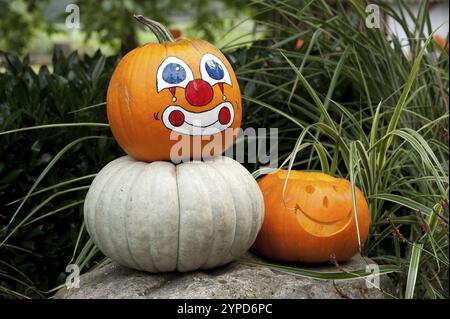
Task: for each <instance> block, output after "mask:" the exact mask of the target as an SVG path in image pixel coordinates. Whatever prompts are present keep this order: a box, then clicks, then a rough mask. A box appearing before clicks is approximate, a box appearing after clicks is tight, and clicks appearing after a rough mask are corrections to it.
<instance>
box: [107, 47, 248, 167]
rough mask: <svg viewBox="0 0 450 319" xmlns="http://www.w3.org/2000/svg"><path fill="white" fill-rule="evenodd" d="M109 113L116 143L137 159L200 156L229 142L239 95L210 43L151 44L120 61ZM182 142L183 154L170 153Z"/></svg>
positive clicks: (228, 67) (236, 121) (232, 77)
mask: <svg viewBox="0 0 450 319" xmlns="http://www.w3.org/2000/svg"><path fill="white" fill-rule="evenodd" d="M107 113H108V121H109V124H110V126H111V130H112V132H113V135H114V137H115V138H116V140H117V142H118V143H119V145H120V146H121V147H122V148H123V149H124V150H125V151H126V152H127V153H128V154H129V155H131V156H132V157H134V158H135V159H137V160H143V161H157V160H174V159H177V158H179V157H181V158H188V159H190V158H194V159H195V158H204V157H205V156H206V157H210V156H216V155H220V154H221V153H223V151H225V150H226V149H227V148H228V147H229V146H230V145H231V144H232V143H233V140H234V138H235V137H236V135H237V129H238V128H239V127H240V124H241V118H242V109H241V93H240V90H239V85H238V82H237V79H236V76H235V74H234V71H233V69H232V67H231V65H230V63H229V62H228V61H227V59H226V58H225V56H224V55H223V54H222V53H221V52H220V51H219V50H218V49H217V48H215V47H214V46H213V45H211V44H210V43H208V42H205V41H202V40H192V39H180V40H177V41H175V42H164V43H159V44H153V43H149V44H146V45H143V46H141V47H138V48H136V49H134V50H132V51H131V52H129V53H128V54H127V55H125V56H124V57H123V59H122V60H121V61H120V62H119V65H118V66H117V68H116V70H115V71H114V74H113V76H112V78H111V81H110V84H109V88H108V94H107ZM194 139H197V144H198V147H194V146H195V141H194ZM180 140H181V147H182V148H184V150H183V153H182V155H178V153H176V154H174V152H173V150H172V148H173V147H174V145H175V144H177V143H178V145H177V146H178V147H180ZM205 148H207V151H206V154H205Z"/></svg>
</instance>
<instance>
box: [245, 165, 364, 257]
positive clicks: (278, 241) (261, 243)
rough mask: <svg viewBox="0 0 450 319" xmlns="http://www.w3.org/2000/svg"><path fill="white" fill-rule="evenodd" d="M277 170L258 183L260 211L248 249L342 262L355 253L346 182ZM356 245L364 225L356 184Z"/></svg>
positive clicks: (348, 192)
mask: <svg viewBox="0 0 450 319" xmlns="http://www.w3.org/2000/svg"><path fill="white" fill-rule="evenodd" d="M286 175H287V171H286V170H279V171H277V172H273V173H271V174H269V175H266V176H264V177H263V178H261V179H260V180H259V182H258V184H259V186H260V188H261V191H262V193H263V195H264V202H265V216H264V223H263V226H262V228H261V231H260V232H259V234H258V237H257V239H256V242H255V244H254V249H255V250H256V251H258V252H259V253H261V254H262V255H264V256H266V257H268V258H270V259H276V260H285V261H303V262H326V261H330V259H332V258H335V259H336V260H337V261H343V260H347V259H349V258H351V257H352V256H353V255H354V254H355V253H356V252H358V248H359V244H358V236H357V229H356V222H355V217H354V210H353V202H352V190H351V184H350V182H349V181H347V180H345V179H340V178H335V177H332V176H330V175H327V174H323V173H316V172H305V171H294V170H291V172H290V174H289V179H288V183H287V187H286V190H285V193H284V201H283V196H282V192H283V186H284V183H285V179H286ZM356 206H357V212H358V225H359V234H360V240H361V245H363V243H364V242H365V240H366V238H367V234H368V231H369V225H370V213H369V207H368V205H367V202H366V200H365V198H364V195H363V193H362V192H361V191H360V190H359V189H358V188H356Z"/></svg>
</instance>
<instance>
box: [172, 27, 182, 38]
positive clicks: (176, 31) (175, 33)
mask: <svg viewBox="0 0 450 319" xmlns="http://www.w3.org/2000/svg"><path fill="white" fill-rule="evenodd" d="M169 31H170V33H172V35H173V37H174V38H175V39H179V38H181V35H182V33H181V30H180V29H178V28H171V29H169Z"/></svg>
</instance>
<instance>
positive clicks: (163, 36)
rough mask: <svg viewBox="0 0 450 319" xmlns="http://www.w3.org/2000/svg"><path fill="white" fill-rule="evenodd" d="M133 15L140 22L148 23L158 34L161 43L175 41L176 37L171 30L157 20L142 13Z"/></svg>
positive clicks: (156, 34)
mask: <svg viewBox="0 0 450 319" xmlns="http://www.w3.org/2000/svg"><path fill="white" fill-rule="evenodd" d="M133 17H134V18H135V19H136V20H138V21H139V22H140V23H142V24H144V25H146V26H147V27H148V28H149V29H150V30H151V31H152V32H153V33H154V34H155V36H156V38H157V39H158V42H159V43H163V42H175V39H174V37H173V35H172V33H170V31H169V30H167V28H166V27H165V26H163V25H162V24H161V23H159V22H156V21H154V20H150V19H149V18H146V17H144V16H142V15H140V14H139V15H136V14H135V15H133Z"/></svg>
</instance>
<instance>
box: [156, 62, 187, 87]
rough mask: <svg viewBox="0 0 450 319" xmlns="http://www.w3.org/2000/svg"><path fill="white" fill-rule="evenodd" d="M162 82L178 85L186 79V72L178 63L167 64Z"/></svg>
mask: <svg viewBox="0 0 450 319" xmlns="http://www.w3.org/2000/svg"><path fill="white" fill-rule="evenodd" d="M162 77H163V80H164V81H166V82H167V83H170V84H179V83H181V82H183V81H184V80H185V79H186V70H185V69H184V68H183V67H182V66H181V65H180V64H178V63H169V64H167V65H166V66H165V68H164V70H163V73H162Z"/></svg>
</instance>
